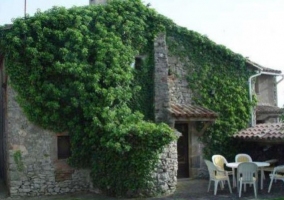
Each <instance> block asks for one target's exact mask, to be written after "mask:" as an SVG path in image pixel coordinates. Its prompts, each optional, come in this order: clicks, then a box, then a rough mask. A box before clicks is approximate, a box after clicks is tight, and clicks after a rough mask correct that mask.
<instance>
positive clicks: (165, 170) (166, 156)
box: [149, 33, 178, 196]
mask: <svg viewBox="0 0 284 200" xmlns="http://www.w3.org/2000/svg"><path fill="white" fill-rule="evenodd" d="M154 51H155V72H154V73H155V74H154V82H155V84H154V85H155V89H154V91H155V97H154V107H155V121H156V122H158V123H159V122H164V123H167V124H169V125H170V126H171V127H173V126H174V121H173V120H172V119H171V118H170V116H169V113H168V108H169V85H168V75H169V74H168V73H169V64H168V58H167V53H168V52H167V45H166V36H165V34H164V33H161V34H159V35H158V36H157V38H156V40H155V43H154ZM177 168H178V167H177V142H176V141H174V142H172V143H171V144H170V145H168V146H167V147H165V149H164V151H163V153H162V154H161V155H160V163H159V164H158V166H157V170H156V172H155V173H154V174H153V177H154V180H155V181H154V182H153V187H152V188H151V189H150V191H149V195H150V196H152V195H153V194H155V193H156V194H160V195H168V194H171V193H173V192H174V191H175V189H176V184H177Z"/></svg>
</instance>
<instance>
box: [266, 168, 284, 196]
mask: <svg viewBox="0 0 284 200" xmlns="http://www.w3.org/2000/svg"><path fill="white" fill-rule="evenodd" d="M269 176H270V183H269V187H268V192H270V190H271V187H272V182H273V180H275V181H276V180H281V181H283V182H284V165H280V166H277V167H274V170H273V173H272V174H269Z"/></svg>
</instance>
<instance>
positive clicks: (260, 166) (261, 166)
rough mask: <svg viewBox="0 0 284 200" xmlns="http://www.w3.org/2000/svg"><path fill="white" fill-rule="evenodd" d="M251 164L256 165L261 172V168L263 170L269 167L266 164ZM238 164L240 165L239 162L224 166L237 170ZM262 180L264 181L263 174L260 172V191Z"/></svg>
mask: <svg viewBox="0 0 284 200" xmlns="http://www.w3.org/2000/svg"><path fill="white" fill-rule="evenodd" d="M251 163H254V164H256V165H257V167H258V168H259V169H260V170H261V171H263V168H264V167H267V166H269V165H270V164H269V163H267V162H251ZM240 164H242V163H240V162H233V163H227V164H226V166H227V167H231V168H235V169H236V168H238V166H239V165H240ZM263 179H264V178H263V173H262V172H261V178H260V189H263Z"/></svg>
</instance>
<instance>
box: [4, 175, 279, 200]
mask: <svg viewBox="0 0 284 200" xmlns="http://www.w3.org/2000/svg"><path fill="white" fill-rule="evenodd" d="M269 181H270V180H269V179H266V180H265V181H264V187H263V190H260V189H258V199H275V198H279V197H284V183H283V182H282V181H277V182H276V183H273V186H272V189H271V192H270V193H268V192H267V190H268V184H269ZM213 185H214V184H213V182H212V183H211V188H210V191H209V192H207V187H208V180H207V179H180V180H178V185H177V190H176V192H175V193H174V194H172V195H169V196H167V197H157V198H147V200H166V199H168V200H170V199H175V200H185V199H186V200H188V199H193V200H196V199H197V200H219V199H221V200H222V199H246V200H247V199H255V198H254V193H253V187H252V186H247V190H246V192H244V191H243V192H242V197H241V198H239V197H238V194H237V189H236V188H233V193H232V194H230V192H229V189H228V185H225V188H224V190H221V189H220V187H218V192H217V195H216V196H215V195H213V187H214V186H213ZM1 192H3V191H1ZM0 199H1V200H2V199H6V200H19V199H20V200H114V199H116V198H111V197H106V196H103V195H99V194H94V193H79V194H69V195H57V196H45V197H25V198H11V197H7V196H6V197H5V195H4V194H2V195H1V194H0Z"/></svg>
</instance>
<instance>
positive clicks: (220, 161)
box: [212, 155, 236, 187]
mask: <svg viewBox="0 0 284 200" xmlns="http://www.w3.org/2000/svg"><path fill="white" fill-rule="evenodd" d="M212 161H213V164H214V165H215V166H216V167H217V168H218V170H220V171H222V172H225V173H227V175H232V177H233V187H236V180H235V173H234V172H235V170H234V169H232V170H231V171H228V170H225V168H224V166H225V165H226V164H227V163H228V161H227V159H226V158H225V157H224V156H222V155H213V156H212Z"/></svg>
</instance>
